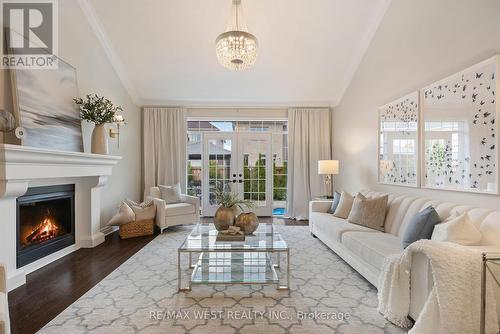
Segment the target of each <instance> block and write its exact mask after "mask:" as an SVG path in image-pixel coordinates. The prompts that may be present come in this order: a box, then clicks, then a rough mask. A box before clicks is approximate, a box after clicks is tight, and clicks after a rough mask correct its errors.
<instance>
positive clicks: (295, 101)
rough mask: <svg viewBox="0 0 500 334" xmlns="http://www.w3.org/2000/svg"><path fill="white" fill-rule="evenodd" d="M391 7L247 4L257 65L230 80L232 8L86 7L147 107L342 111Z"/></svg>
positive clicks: (185, 2)
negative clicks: (224, 47)
mask: <svg viewBox="0 0 500 334" xmlns="http://www.w3.org/2000/svg"><path fill="white" fill-rule="evenodd" d="M389 2H390V0H369V1H367V0H243V8H244V17H245V19H246V22H247V25H248V28H249V31H250V32H251V33H253V34H254V35H255V36H257V38H258V40H259V57H258V60H257V63H256V65H255V66H254V67H253V68H251V69H249V70H246V71H243V72H232V71H229V70H227V69H225V68H223V67H222V66H220V65H219V64H218V62H217V58H216V56H215V48H214V44H215V39H216V37H217V36H218V35H219V34H220V33H222V32H223V31H224V30H225V28H226V24H227V21H228V19H229V13H230V8H231V0H141V1H134V0H106V1H103V0H80V3H81V5H82V8H83V10H84V12H85V14H86V15H87V18H88V19H89V22H90V24H91V25H92V26H93V28H94V31H96V33H97V35H98V37H99V39H100V41H101V43H102V44H103V46H104V48H105V50H106V52H107V54H108V56H109V57H110V60H111V62H112V64H113V66H114V67H115V69H116V70H117V72H118V74H119V76H120V78H121V79H122V82H123V84H124V85H125V87H126V89H127V90H128V92H129V93H130V95H131V97H132V98H133V99H134V101H135V102H136V103H137V104H139V105H168V104H183V105H204V106H210V105H221V106H222V105H231V106H239V105H253V106H257V105H311V106H312V105H336V104H337V103H338V102H339V101H340V99H341V97H342V95H343V92H344V90H345V89H346V88H347V86H348V84H349V82H350V80H351V78H352V76H353V74H354V72H355V70H356V68H357V66H358V64H359V62H360V60H361V58H362V56H363V54H364V52H365V50H366V48H367V47H368V44H369V42H370V41H371V38H372V36H373V34H374V32H375V30H376V28H377V27H378V24H379V22H380V20H381V18H382V16H383V14H384V13H385V10H386V9H387V6H388V4H389Z"/></svg>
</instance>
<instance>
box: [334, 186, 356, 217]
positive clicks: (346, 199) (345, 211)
mask: <svg viewBox="0 0 500 334" xmlns="http://www.w3.org/2000/svg"><path fill="white" fill-rule="evenodd" d="M353 201H354V197H352V195H351V194H349V193H347V192H345V191H343V192H342V194H340V201H339V205H338V206H337V209H335V212H334V213H333V215H334V216H335V217H338V218H342V219H346V218H347V217H348V216H349V212H351V208H352V203H353Z"/></svg>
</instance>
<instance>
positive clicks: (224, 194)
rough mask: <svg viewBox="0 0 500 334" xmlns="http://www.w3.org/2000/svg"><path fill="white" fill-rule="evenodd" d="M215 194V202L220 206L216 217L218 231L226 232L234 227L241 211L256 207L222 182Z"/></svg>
mask: <svg viewBox="0 0 500 334" xmlns="http://www.w3.org/2000/svg"><path fill="white" fill-rule="evenodd" d="M213 193H214V195H215V202H216V203H217V205H219V208H218V209H217V211H216V212H215V216H214V225H215V228H216V229H217V230H218V231H224V230H227V229H228V228H229V226H233V225H234V223H235V221H236V217H237V216H238V214H239V213H240V211H244V209H245V208H247V209H250V208H253V207H254V206H255V205H254V203H253V202H252V201H249V200H245V199H241V198H239V196H238V194H236V193H233V192H232V191H230V190H228V189H227V188H226V187H224V184H223V183H221V182H219V183H218V184H217V185H216V187H215V189H214V192H213Z"/></svg>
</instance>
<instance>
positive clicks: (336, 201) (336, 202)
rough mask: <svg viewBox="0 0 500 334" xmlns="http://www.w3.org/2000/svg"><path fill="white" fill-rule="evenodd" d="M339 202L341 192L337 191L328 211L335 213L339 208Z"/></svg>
mask: <svg viewBox="0 0 500 334" xmlns="http://www.w3.org/2000/svg"><path fill="white" fill-rule="evenodd" d="M339 202H340V193H339V192H338V191H336V192H335V193H334V194H333V201H332V206H331V207H330V209H328V211H327V212H328V213H331V214H333V213H335V210H337V207H338V206H339Z"/></svg>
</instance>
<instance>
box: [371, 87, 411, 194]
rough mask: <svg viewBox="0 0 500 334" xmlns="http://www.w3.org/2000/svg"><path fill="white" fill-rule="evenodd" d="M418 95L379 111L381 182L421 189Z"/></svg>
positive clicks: (407, 97) (379, 173) (379, 172)
mask: <svg viewBox="0 0 500 334" xmlns="http://www.w3.org/2000/svg"><path fill="white" fill-rule="evenodd" d="M418 124H419V101H418V92H414V93H411V94H408V95H406V96H404V97H402V98H400V99H398V100H396V101H393V102H390V103H388V104H386V105H385V106H382V107H380V108H379V154H378V157H379V159H378V180H379V182H380V183H384V184H391V185H400V186H408V187H418V185H419V173H418V166H419V163H418V146H419V145H418V138H419V136H418Z"/></svg>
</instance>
